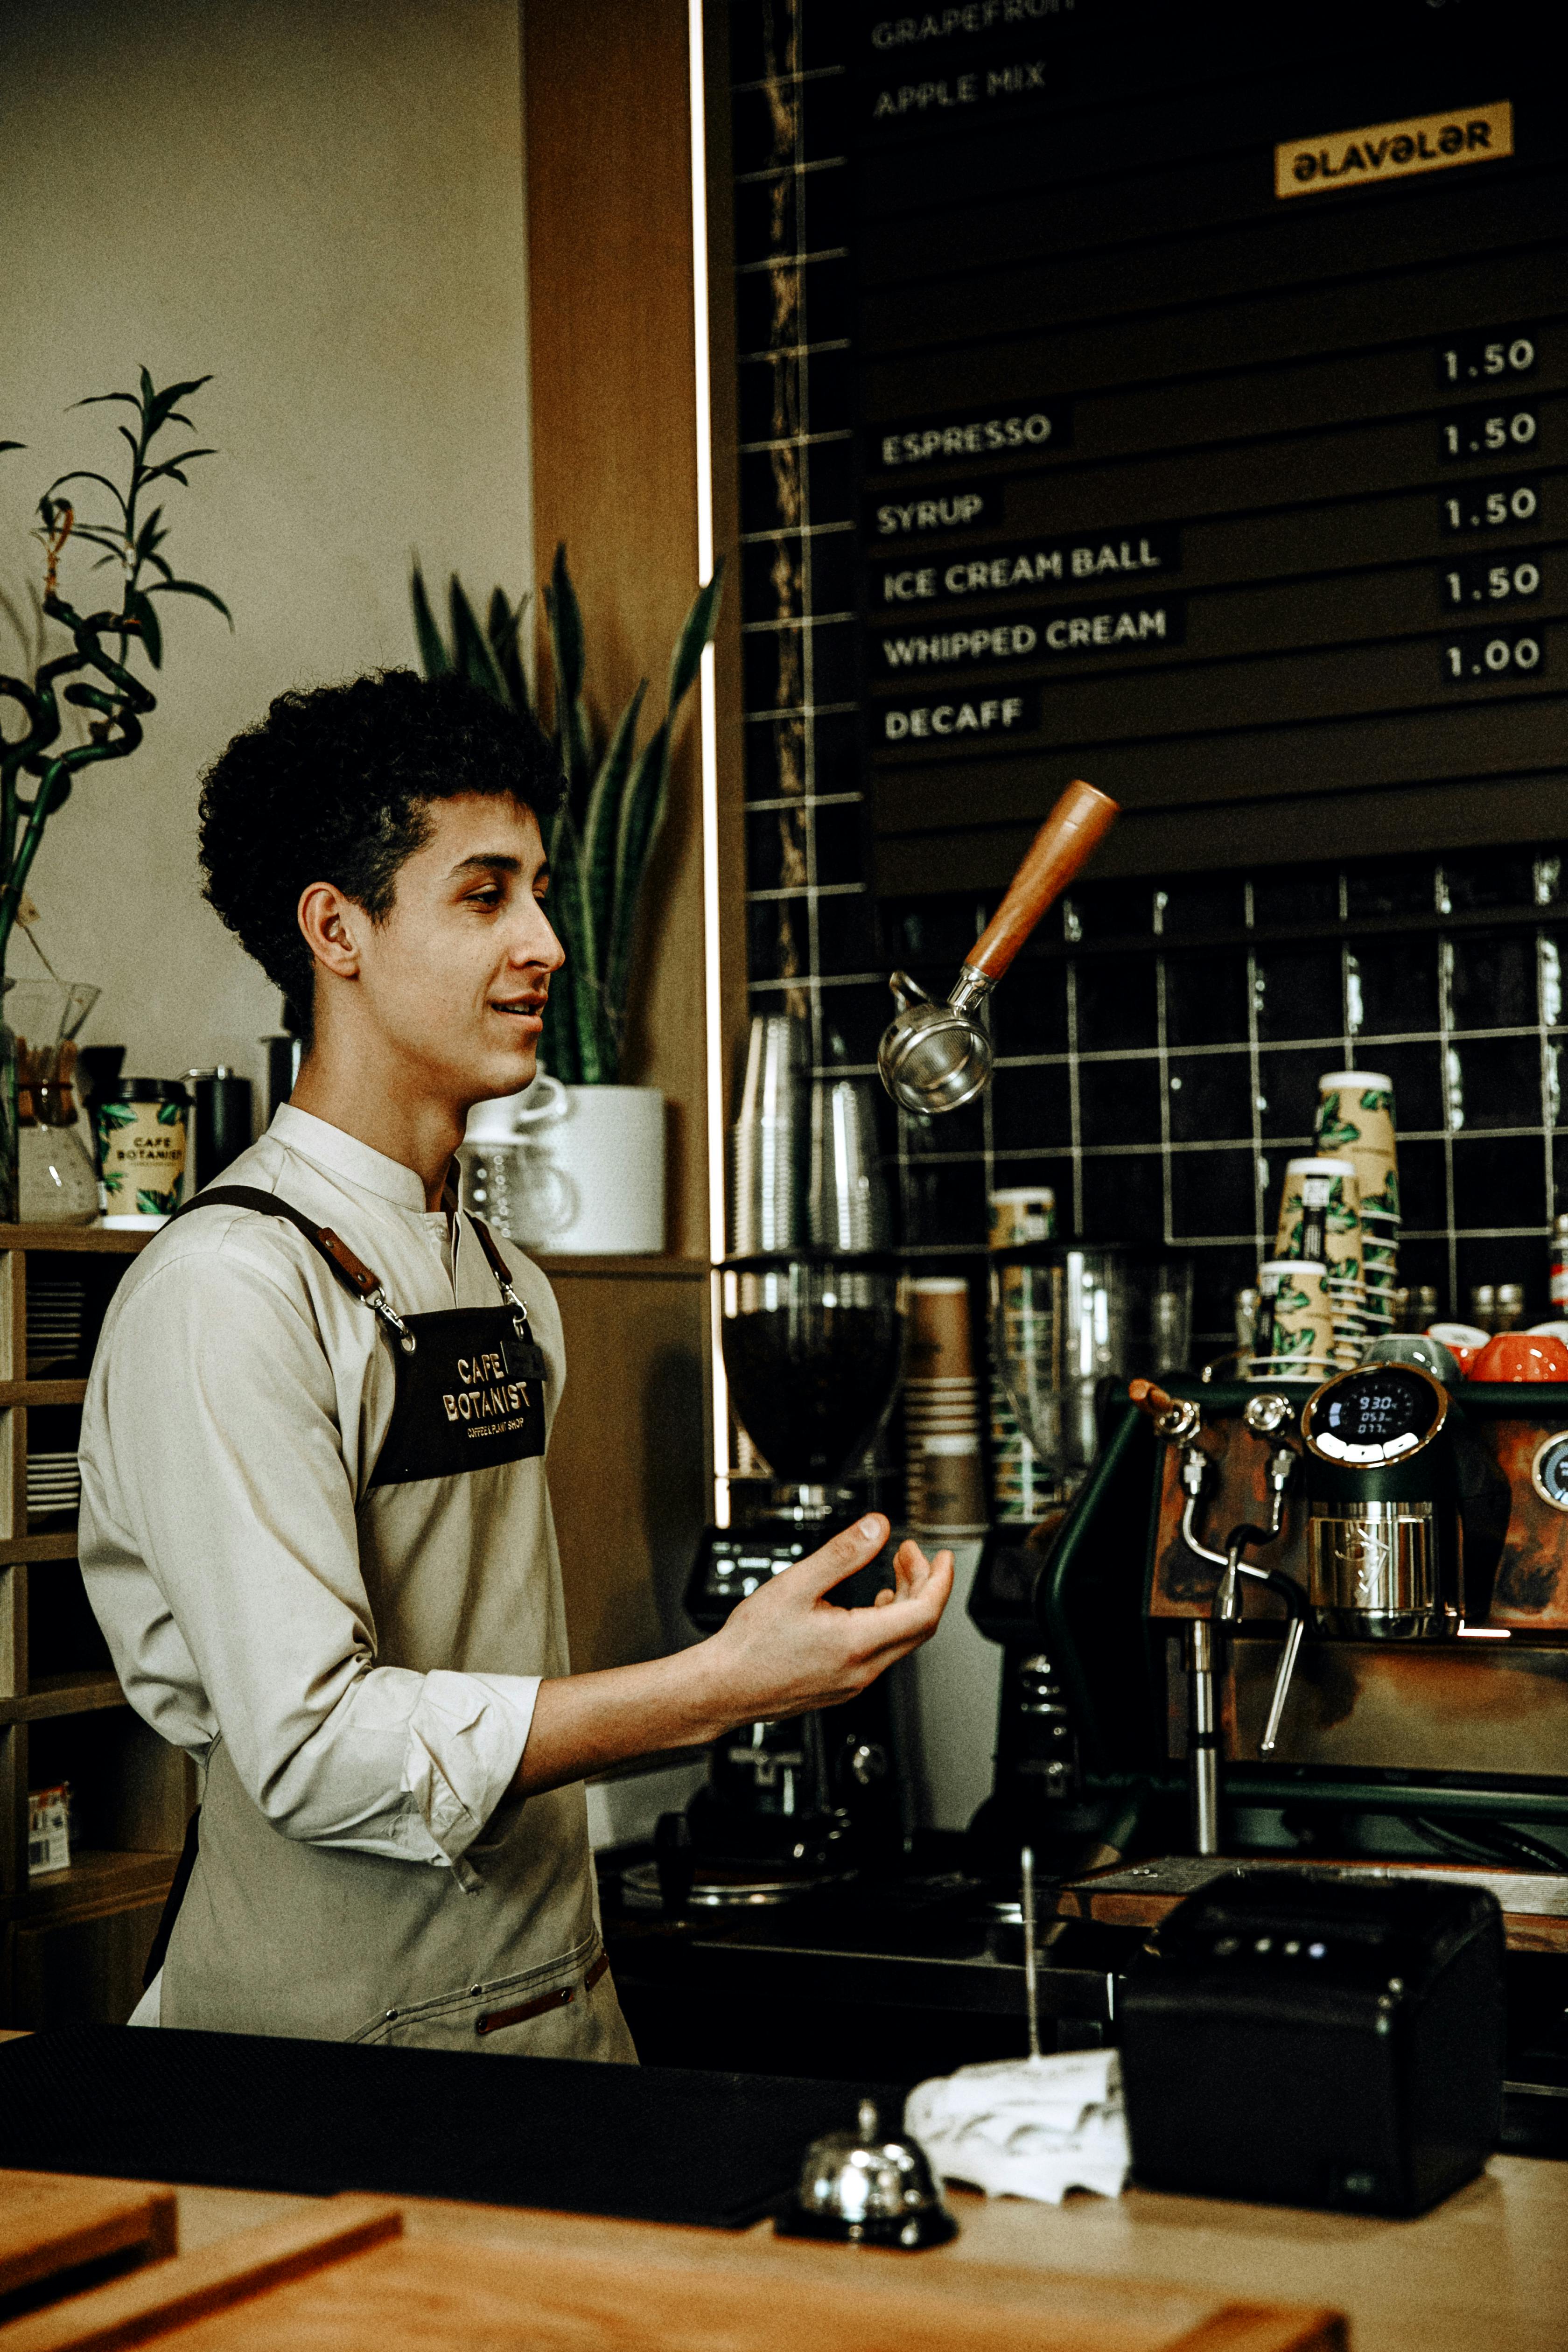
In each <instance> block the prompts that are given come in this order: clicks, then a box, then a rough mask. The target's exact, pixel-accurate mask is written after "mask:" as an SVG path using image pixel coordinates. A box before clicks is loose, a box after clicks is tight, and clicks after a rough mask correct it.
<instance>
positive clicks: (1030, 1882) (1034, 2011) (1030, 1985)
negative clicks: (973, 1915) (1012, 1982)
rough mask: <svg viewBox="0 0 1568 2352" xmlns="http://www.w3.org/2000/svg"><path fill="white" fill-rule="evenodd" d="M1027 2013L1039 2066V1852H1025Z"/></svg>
mask: <svg viewBox="0 0 1568 2352" xmlns="http://www.w3.org/2000/svg"><path fill="white" fill-rule="evenodd" d="M1020 1859H1021V1861H1022V1864H1023V1880H1024V1900H1023V1905H1022V1909H1023V1914H1024V2012H1025V2015H1026V2018H1027V2020H1028V2024H1029V2063H1030V2064H1031V2065H1032V2066H1033V2065H1037V2064H1038V2063H1039V2056H1040V1973H1039V1958H1038V1956H1037V1953H1036V1950H1035V1849H1034V1847H1033V1846H1032V1845H1026V1847H1025V1848H1024V1851H1023V1853H1022V1856H1021V1857H1020Z"/></svg>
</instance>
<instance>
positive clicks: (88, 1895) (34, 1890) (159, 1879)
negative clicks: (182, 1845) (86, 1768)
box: [0, 1848, 180, 1919]
mask: <svg viewBox="0 0 1568 2352" xmlns="http://www.w3.org/2000/svg"><path fill="white" fill-rule="evenodd" d="M179 1859H180V1857H179V1855H178V1854H177V1853H162V1852H160V1853H107V1852H104V1851H101V1850H100V1851H98V1852H94V1851H93V1850H92V1849H91V1848H89V1849H87V1850H85V1851H84V1852H83V1853H79V1854H78V1856H77V1858H76V1860H75V1861H74V1862H73V1863H72V1864H71V1866H70V1868H69V1869H68V1870H50V1871H46V1873H45V1874H44V1875H43V1877H42V1878H34V1879H29V1881H28V1882H27V1885H26V1888H25V1889H24V1890H23V1891H22V1892H21V1893H19V1894H16V1895H12V1896H11V1897H10V1898H9V1899H8V1901H7V1902H6V1903H5V1905H4V1906H0V1908H3V1909H4V1911H5V1914H6V1915H7V1916H9V1917H11V1918H13V1919H18V1918H36V1917H37V1915H38V1913H39V1912H41V1911H43V1912H47V1911H79V1910H88V1909H95V1910H107V1909H111V1908H114V1907H117V1906H122V1905H126V1904H130V1903H133V1902H135V1901H137V1900H138V1898H141V1899H142V1900H155V1899H156V1898H157V1897H158V1896H159V1895H165V1894H167V1892H168V1889H169V1882H170V1880H171V1879H172V1878H173V1877H174V1865H175V1864H176V1863H177V1862H178V1861H179Z"/></svg>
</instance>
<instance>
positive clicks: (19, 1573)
mask: <svg viewBox="0 0 1568 2352" xmlns="http://www.w3.org/2000/svg"><path fill="white" fill-rule="evenodd" d="M150 1237H151V1236H150V1235H149V1234H147V1233H146V1232H123V1231H119V1230H114V1231H110V1230H109V1229H107V1228H106V1227H104V1226H102V1225H48V1224H14V1225H4V1224H0V1342H3V1343H4V1348H3V1353H0V1368H3V1369H4V1370H6V1371H9V1372H11V1373H13V1374H15V1373H18V1372H19V1373H22V1374H24V1375H25V1374H26V1367H27V1301H28V1297H29V1286H30V1285H32V1284H35V1283H38V1282H42V1283H43V1284H44V1286H45V1288H46V1292H47V1288H48V1286H50V1283H51V1280H54V1281H58V1278H59V1276H61V1275H62V1273H66V1272H68V1273H70V1274H71V1276H72V1279H73V1280H75V1281H78V1282H79V1286H80V1287H81V1289H82V1293H83V1307H84V1329H83V1333H82V1346H83V1356H82V1358H79V1359H78V1360H77V1361H73V1360H72V1359H71V1358H70V1356H68V1355H67V1354H65V1353H64V1352H63V1351H62V1352H59V1353H57V1354H56V1355H55V1356H54V1357H53V1358H52V1359H51V1358H49V1357H47V1356H39V1355H38V1354H37V1353H35V1355H34V1359H33V1360H34V1362H35V1363H36V1364H37V1366H38V1368H39V1370H41V1371H45V1372H47V1371H50V1370H58V1373H59V1374H60V1375H62V1377H59V1378H56V1379H34V1380H28V1379H26V1377H23V1378H20V1379H16V1378H12V1379H0V1436H3V1440H4V1446H5V1452H4V1455H3V1457H0V1467H3V1468H4V1470H5V1481H4V1485H5V1496H6V1509H7V1513H8V1517H6V1518H5V1519H4V1520H0V1528H4V1529H14V1530H15V1532H6V1533H5V1534H4V1535H3V1537H0V1840H3V1841H4V1844H3V1849H0V1886H4V1887H5V1888H6V1889H7V1890H8V1892H7V1893H6V1894H5V1897H4V1899H0V2023H3V2024H4V2025H6V2026H13V2025H15V2026H35V2025H38V2024H42V2023H45V2022H59V2021H64V2020H66V2019H68V2018H69V2017H124V2016H127V2015H128V2014H129V2013H130V2011H131V2009H132V2005H133V2004H134V2002H135V2000H136V1998H137V1995H138V1993H139V1991H140V1989H141V1978H142V1960H143V1958H144V1957H145V1955H146V1950H147V1945H148V1942H149V1939H150V1937H151V1935H152V1925H151V1923H152V1921H153V1918H154V1917H155V1916H156V1911H157V1906H158V1905H159V1904H160V1902H161V1901H162V1899H163V1895H165V1894H166V1892H167V1890H168V1886H169V1882H170V1879H171V1877H172V1876H173V1874H174V1864H175V1861H176V1855H175V1854H174V1853H173V1852H170V1851H165V1849H168V1848H173V1847H176V1846H177V1845H178V1843H179V1840H180V1835H181V1832H182V1831H183V1829H184V1821H185V1815H186V1812H187V1811H188V1810H189V1805H190V1789H189V1779H190V1767H189V1764H188V1762H187V1760H186V1759H185V1758H184V1755H183V1754H182V1753H181V1752H180V1751H179V1749H177V1748H172V1747H169V1746H167V1745H166V1744H165V1743H164V1742H163V1740H161V1739H159V1738H158V1737H157V1735H156V1733H154V1732H153V1730H152V1729H151V1727H149V1726H148V1725H146V1724H144V1723H142V1721H141V1719H140V1718H139V1717H137V1716H136V1714H135V1713H134V1711H133V1710H132V1707H131V1706H130V1703H129V1702H128V1700H127V1699H126V1696H125V1694H124V1692H123V1690H122V1689H121V1686H120V1684H119V1681H118V1680H117V1679H116V1677H115V1675H113V1674H112V1672H110V1669H109V1665H108V1660H107V1656H106V1654H105V1652H104V1650H103V1648H102V1646H101V1644H100V1643H99V1642H97V1641H96V1640H95V1639H93V1638H92V1637H91V1635H90V1631H89V1629H87V1628H86V1626H85V1615H86V1611H87V1605H88V1604H87V1597H86V1594H85V1592H84V1591H83V1590H82V1587H81V1573H80V1568H79V1558H78V1551H79V1542H80V1537H79V1532H78V1526H77V1515H76V1513H75V1511H74V1510H71V1511H58V1512H56V1511H51V1512H48V1513H47V1514H41V1513H40V1514H36V1515H35V1516H34V1517H31V1518H30V1519H29V1518H28V1517H27V1516H26V1501H25V1498H26V1491H27V1462H28V1455H29V1453H30V1452H31V1450H32V1448H33V1447H36V1446H37V1445H39V1444H44V1445H46V1446H52V1445H53V1444H56V1443H58V1441H56V1440H55V1439H54V1438H53V1437H52V1436H50V1437H46V1436H44V1435H43V1434H42V1432H43V1431H45V1430H47V1426H48V1416H49V1415H50V1414H51V1413H58V1414H59V1415H60V1417H61V1418H62V1419H63V1418H64V1417H65V1416H66V1415H67V1414H69V1415H71V1417H72V1419H73V1420H74V1418H75V1417H76V1414H77V1412H79V1408H80V1407H81V1405H82V1404H83V1403H84V1402H85V1400H86V1396H87V1382H86V1381H85V1380H70V1379H66V1378H64V1377H63V1375H64V1374H65V1373H67V1372H69V1371H74V1370H76V1369H77V1363H78V1362H79V1361H81V1360H84V1359H85V1353H86V1349H87V1347H88V1345H89V1343H90V1340H91V1339H92V1336H93V1334H94V1332H95V1331H96V1329H97V1328H98V1325H99V1323H100V1320H101V1318H102V1316H103V1313H104V1311H105V1309H106V1307H107V1306H108V1304H109V1301H110V1298H111V1297H112V1296H113V1293H114V1290H115V1288H116V1286H117V1285H118V1284H119V1282H120V1280H121V1277H122V1276H124V1275H125V1274H126V1273H127V1272H128V1271H129V1270H130V1268H131V1267H132V1265H133V1264H134V1262H135V1260H136V1257H137V1255H138V1254H139V1253H140V1252H141V1251H142V1250H143V1249H145V1247H146V1246H147V1243H148V1240H149V1239H150ZM51 1268H52V1269H53V1276H52V1277H51V1274H50V1269H51ZM73 1628H75V1629H76V1630H74V1631H73ZM73 1662H74V1663H73ZM89 1662H90V1663H89ZM44 1664H48V1665H51V1666H57V1667H58V1666H64V1667H66V1668H67V1671H65V1672H63V1673H54V1674H44V1673H40V1672H37V1671H34V1670H33V1669H34V1668H35V1667H36V1666H38V1667H41V1666H43V1665H44ZM58 1780H68V1781H69V1782H70V1783H71V1786H72V1788H73V1790H75V1792H76V1795H77V1799H78V1803H79V1817H80V1820H81V1821H82V1822H83V1823H84V1824H90V1825H91V1833H92V1834H93V1836H94V1837H95V1839H96V1840H97V1841H98V1842H99V1843H98V1849H97V1850H96V1851H94V1850H89V1851H86V1852H81V1853H78V1854H77V1856H76V1859H75V1861H74V1863H73V1864H72V1867H71V1868H70V1869H69V1870H64V1871H50V1872H47V1874H45V1875H44V1876H43V1877H42V1878H40V1879H37V1880H35V1881H32V1882H29V1880H28V1877H27V1856H26V1839H27V1804H26V1793H27V1791H28V1790H29V1789H37V1788H44V1787H50V1786H53V1784H54V1783H55V1782H56V1781H58ZM111 1849H112V1850H111Z"/></svg>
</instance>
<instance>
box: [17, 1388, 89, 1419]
mask: <svg viewBox="0 0 1568 2352" xmlns="http://www.w3.org/2000/svg"><path fill="white" fill-rule="evenodd" d="M86 1402H87V1382H86V1381H0V1412H4V1411H5V1408H6V1407H7V1406H8V1405H14V1404H32V1405H46V1404H85V1403H86Z"/></svg>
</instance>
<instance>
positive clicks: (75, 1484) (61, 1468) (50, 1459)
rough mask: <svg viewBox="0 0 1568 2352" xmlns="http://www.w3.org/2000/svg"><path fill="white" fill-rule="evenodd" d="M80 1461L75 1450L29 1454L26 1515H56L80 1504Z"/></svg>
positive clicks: (74, 1509)
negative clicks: (72, 1452) (68, 1452)
mask: <svg viewBox="0 0 1568 2352" xmlns="http://www.w3.org/2000/svg"><path fill="white" fill-rule="evenodd" d="M80 1504H81V1465H80V1463H79V1460H78V1458H77V1456H76V1454H28V1456H27V1517H28V1518H29V1519H55V1518H60V1517H68V1516H69V1515H70V1514H71V1513H73V1512H75V1511H76V1510H78V1509H79V1507H80Z"/></svg>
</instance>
